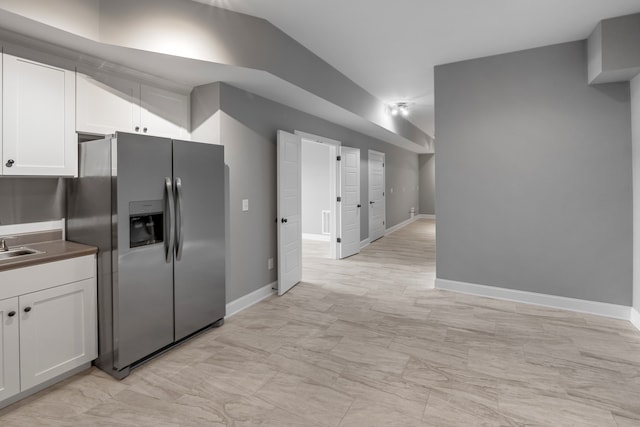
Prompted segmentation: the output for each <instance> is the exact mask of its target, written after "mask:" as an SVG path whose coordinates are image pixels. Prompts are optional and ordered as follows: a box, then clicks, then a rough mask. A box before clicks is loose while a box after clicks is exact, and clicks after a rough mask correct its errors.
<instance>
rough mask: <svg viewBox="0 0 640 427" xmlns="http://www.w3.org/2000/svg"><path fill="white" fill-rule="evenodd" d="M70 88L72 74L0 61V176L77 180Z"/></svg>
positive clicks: (20, 60) (32, 64) (6, 57)
mask: <svg viewBox="0 0 640 427" xmlns="http://www.w3.org/2000/svg"><path fill="white" fill-rule="evenodd" d="M75 83H76V82H75V71H70V70H65V69H62V68H58V67H54V66H50V65H46V64H41V63H39V62H35V61H31V60H27V59H23V58H19V57H16V56H13V55H8V54H4V55H3V73H2V87H3V93H2V103H3V108H2V173H3V175H46V176H76V175H77V167H78V166H77V164H78V160H77V159H78V144H77V137H76V133H75V112H76V108H75V107H76V105H75V104H76V96H75V91H76V84H75Z"/></svg>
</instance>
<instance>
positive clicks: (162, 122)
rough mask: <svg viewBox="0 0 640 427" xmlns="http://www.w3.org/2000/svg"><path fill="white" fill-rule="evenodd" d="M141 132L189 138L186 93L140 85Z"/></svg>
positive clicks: (188, 103) (188, 104)
mask: <svg viewBox="0 0 640 427" xmlns="http://www.w3.org/2000/svg"><path fill="white" fill-rule="evenodd" d="M140 107H141V108H140V124H141V125H142V132H143V133H148V134H150V135H156V136H164V137H167V138H176V139H188V138H189V128H190V127H189V107H190V101H189V96H188V95H182V94H179V93H174V92H169V91H168V90H164V89H160V88H155V87H151V86H146V85H142V86H141V89H140Z"/></svg>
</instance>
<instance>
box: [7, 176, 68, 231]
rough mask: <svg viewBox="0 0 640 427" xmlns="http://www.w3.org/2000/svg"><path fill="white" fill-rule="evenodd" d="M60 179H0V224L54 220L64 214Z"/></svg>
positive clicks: (63, 191) (63, 186) (62, 182)
mask: <svg viewBox="0 0 640 427" xmlns="http://www.w3.org/2000/svg"><path fill="white" fill-rule="evenodd" d="M64 197H65V181H64V179H62V178H7V177H1V178H0V225H7V224H24V223H28V222H42V221H57V220H60V219H62V218H64V216H65V198H64Z"/></svg>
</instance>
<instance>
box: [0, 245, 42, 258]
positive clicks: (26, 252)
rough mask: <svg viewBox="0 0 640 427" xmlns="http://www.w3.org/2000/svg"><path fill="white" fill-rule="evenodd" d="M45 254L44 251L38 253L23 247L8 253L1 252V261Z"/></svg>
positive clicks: (10, 250)
mask: <svg viewBox="0 0 640 427" xmlns="http://www.w3.org/2000/svg"><path fill="white" fill-rule="evenodd" d="M41 253H44V252H42V251H36V250H35V249H31V248H26V247H21V248H13V249H9V250H8V251H0V261H2V260H4V259H12V258H16V257H23V256H27V255H36V254H41Z"/></svg>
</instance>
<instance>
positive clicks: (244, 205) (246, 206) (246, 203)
mask: <svg viewBox="0 0 640 427" xmlns="http://www.w3.org/2000/svg"><path fill="white" fill-rule="evenodd" d="M248 210H249V199H242V212H247V211H248Z"/></svg>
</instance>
